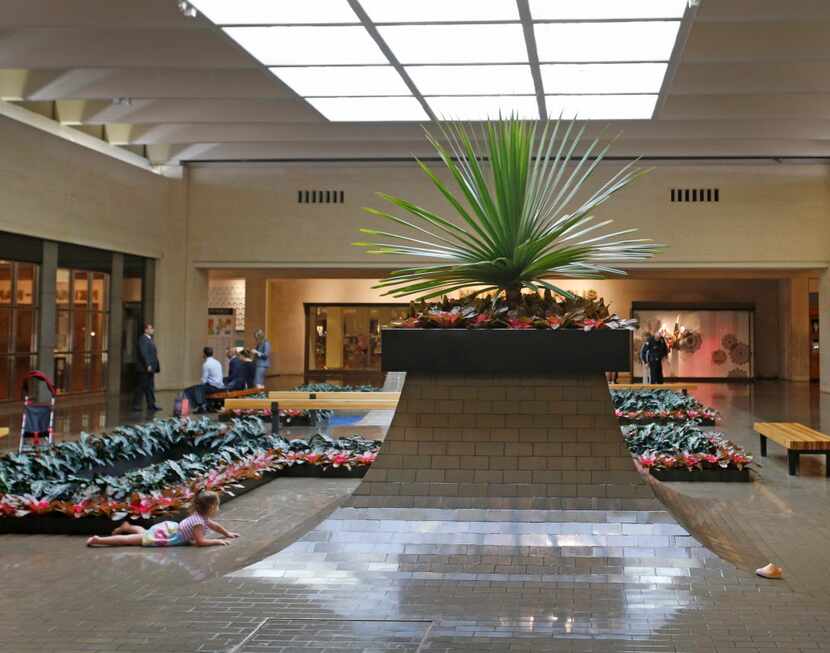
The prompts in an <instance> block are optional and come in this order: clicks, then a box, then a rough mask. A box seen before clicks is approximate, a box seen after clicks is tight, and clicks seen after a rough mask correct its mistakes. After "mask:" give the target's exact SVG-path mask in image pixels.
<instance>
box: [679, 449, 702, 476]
mask: <svg viewBox="0 0 830 653" xmlns="http://www.w3.org/2000/svg"><path fill="white" fill-rule="evenodd" d="M680 460H681V461H682V462H683V464H684V465H685V466H686V469H688V470H689V471H690V472H691V471H692V470H693V469H697V468H700V456H698V455H697V454H695V453H683V454H682V455H681V456H680Z"/></svg>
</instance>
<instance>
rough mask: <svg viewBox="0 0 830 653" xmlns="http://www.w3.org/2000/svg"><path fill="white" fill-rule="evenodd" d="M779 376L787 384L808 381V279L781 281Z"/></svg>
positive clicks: (799, 278) (797, 277)
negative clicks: (786, 381)
mask: <svg viewBox="0 0 830 653" xmlns="http://www.w3.org/2000/svg"><path fill="white" fill-rule="evenodd" d="M779 309H780V312H781V376H782V378H784V379H787V380H788V381H809V380H810V280H809V278H808V277H806V276H803V277H801V276H796V277H791V278H789V279H782V280H781V282H780V297H779Z"/></svg>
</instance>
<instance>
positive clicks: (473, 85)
mask: <svg viewBox="0 0 830 653" xmlns="http://www.w3.org/2000/svg"><path fill="white" fill-rule="evenodd" d="M406 72H407V73H408V74H409V76H410V77H411V78H412V81H413V82H415V86H417V87H418V90H419V91H420V92H421V93H422V94H423V95H482V94H484V93H487V94H492V93H497V94H499V95H513V94H515V95H533V94H534V93H535V92H536V90H535V88H534V86H533V77H532V76H531V74H530V66H528V65H515V66H407V68H406Z"/></svg>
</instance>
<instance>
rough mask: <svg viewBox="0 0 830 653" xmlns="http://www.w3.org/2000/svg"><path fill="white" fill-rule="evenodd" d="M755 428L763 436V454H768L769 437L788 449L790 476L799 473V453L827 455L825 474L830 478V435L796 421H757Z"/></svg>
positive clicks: (764, 455)
mask: <svg viewBox="0 0 830 653" xmlns="http://www.w3.org/2000/svg"><path fill="white" fill-rule="evenodd" d="M753 429H754V431H755V432H756V433H758V435H759V436H760V437H761V456H762V457H764V458H766V456H767V439H770V440H774V441H775V442H777V443H778V444H780V445H781V446H782V447H784V448H785V449H786V450H787V462H788V464H789V471H790V476H795V475H796V474H797V473H798V463H799V454H802V453H814V454H822V453H823V454H824V455H825V469H824V474H825V476H827V477H828V478H830V436H827V435H824V433H819V432H818V431H816V430H814V429H811V428H810V427H808V426H804V425H803V424H798V423H796V422H755V425H754V426H753Z"/></svg>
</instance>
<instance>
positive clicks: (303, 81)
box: [271, 66, 412, 97]
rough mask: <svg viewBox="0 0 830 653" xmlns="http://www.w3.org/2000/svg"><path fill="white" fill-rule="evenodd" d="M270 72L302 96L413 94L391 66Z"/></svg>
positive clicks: (324, 67) (311, 68) (338, 67)
mask: <svg viewBox="0 0 830 653" xmlns="http://www.w3.org/2000/svg"><path fill="white" fill-rule="evenodd" d="M271 72H273V73H274V74H275V75H276V76H277V77H279V78H280V79H281V80H282V81H284V82H285V83H286V84H288V85H289V86H290V87H291V88H292V89H294V91H295V92H296V93H297V94H298V95H301V96H303V97H313V96H324V95H332V96H341V97H348V96H354V95H411V94H412V93H411V92H410V90H409V88H408V87H407V86H406V84H405V83H404V81H403V78H401V76H400V75H399V74H398V71H397V70H395V69H394V68H393V67H392V66H312V67H293V68H271Z"/></svg>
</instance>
